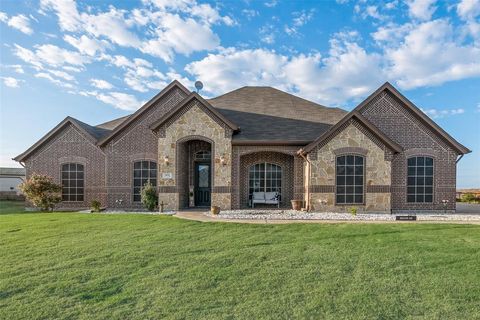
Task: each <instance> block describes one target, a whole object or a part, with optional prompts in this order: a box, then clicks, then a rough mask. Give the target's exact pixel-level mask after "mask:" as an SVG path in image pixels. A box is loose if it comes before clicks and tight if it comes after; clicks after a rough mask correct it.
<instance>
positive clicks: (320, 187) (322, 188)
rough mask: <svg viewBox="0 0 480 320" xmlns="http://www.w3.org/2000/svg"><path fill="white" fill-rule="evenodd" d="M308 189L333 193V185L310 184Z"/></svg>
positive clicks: (312, 191) (315, 191) (313, 191)
mask: <svg viewBox="0 0 480 320" xmlns="http://www.w3.org/2000/svg"><path fill="white" fill-rule="evenodd" d="M308 189H309V192H310V193H335V186H331V185H311V186H309V188H308Z"/></svg>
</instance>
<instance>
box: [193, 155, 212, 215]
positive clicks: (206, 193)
mask: <svg viewBox="0 0 480 320" xmlns="http://www.w3.org/2000/svg"><path fill="white" fill-rule="evenodd" d="M211 177H212V175H211V172H210V163H195V206H197V207H208V206H210V192H211V186H212V183H211Z"/></svg>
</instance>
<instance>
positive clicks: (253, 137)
mask: <svg viewBox="0 0 480 320" xmlns="http://www.w3.org/2000/svg"><path fill="white" fill-rule="evenodd" d="M217 110H218V111H219V112H220V113H221V114H222V115H224V116H225V118H227V119H230V120H231V121H233V122H234V123H236V124H237V125H238V126H239V127H240V131H239V132H238V133H236V134H235V135H234V136H233V140H236V141H257V140H260V141H270V140H271V141H298V142H301V143H299V144H307V143H308V142H310V141H313V140H315V138H317V137H318V136H319V135H320V134H321V133H323V132H325V131H327V130H328V129H329V128H330V127H331V126H332V125H331V124H326V123H318V122H312V121H305V120H296V119H288V118H282V117H274V116H269V115H264V114H258V113H252V112H242V111H234V110H227V109H217Z"/></svg>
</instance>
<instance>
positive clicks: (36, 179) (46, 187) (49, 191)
mask: <svg viewBox="0 0 480 320" xmlns="http://www.w3.org/2000/svg"><path fill="white" fill-rule="evenodd" d="M19 188H20V190H21V191H22V192H23V194H24V195H25V197H26V198H27V200H28V201H30V202H31V203H32V204H33V205H34V206H35V207H37V208H40V210H42V211H50V210H53V208H54V207H55V205H56V204H57V203H59V202H60V201H62V197H61V194H60V192H61V191H62V187H61V186H59V185H58V184H55V183H54V182H53V181H52V178H51V177H49V176H46V175H41V174H36V173H34V174H32V175H31V176H30V178H29V179H28V180H26V181H25V182H23V183H21V184H20V186H19Z"/></svg>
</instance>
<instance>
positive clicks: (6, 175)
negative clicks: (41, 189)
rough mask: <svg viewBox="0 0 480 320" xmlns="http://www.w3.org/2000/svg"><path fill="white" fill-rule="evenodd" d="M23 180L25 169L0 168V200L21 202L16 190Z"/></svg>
mask: <svg viewBox="0 0 480 320" xmlns="http://www.w3.org/2000/svg"><path fill="white" fill-rule="evenodd" d="M24 180H25V168H5V167H2V168H0V200H20V199H22V200H23V196H22V194H21V192H20V190H19V189H18V186H19V185H20V183H22V182H23V181H24Z"/></svg>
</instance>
